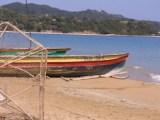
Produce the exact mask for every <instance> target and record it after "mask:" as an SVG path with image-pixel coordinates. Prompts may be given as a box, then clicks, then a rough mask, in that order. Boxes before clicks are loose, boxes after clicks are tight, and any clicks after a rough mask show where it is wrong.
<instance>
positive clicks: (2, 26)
mask: <svg viewBox="0 0 160 120" xmlns="http://www.w3.org/2000/svg"><path fill="white" fill-rule="evenodd" d="M8 28H9V30H11V29H12V30H13V31H15V32H17V33H19V34H20V35H22V36H23V37H25V39H27V40H28V41H29V42H31V43H33V44H34V45H35V47H34V48H30V50H29V51H27V52H25V53H24V54H21V55H16V56H14V57H12V58H10V59H8V60H5V62H4V63H1V64H0V68H7V67H10V68H13V69H16V70H20V71H21V72H24V73H25V74H27V75H28V76H30V77H31V78H32V79H36V80H37V78H38V86H39V119H40V120H44V94H45V87H44V86H45V80H46V71H47V57H48V56H47V55H48V52H47V49H46V48H45V47H44V46H43V45H42V44H40V43H39V42H38V41H37V40H35V39H33V38H32V37H30V36H28V35H27V34H25V32H23V31H21V30H20V29H18V28H17V27H16V26H14V25H13V24H11V23H9V22H2V23H0V30H1V32H0V40H1V38H3V36H4V35H5V33H6V31H7V30H8ZM37 53H38V56H39V59H41V61H40V63H39V73H37V75H34V74H32V73H30V72H29V71H27V70H25V69H23V68H20V67H16V66H14V65H12V63H14V62H16V61H19V60H23V59H24V58H26V57H30V56H34V55H36V54H37ZM0 93H1V95H3V96H4V97H5V98H6V99H7V101H8V100H9V101H8V102H13V103H15V105H16V106H17V108H18V109H19V110H20V111H21V112H23V113H24V114H25V115H27V116H28V117H29V118H30V119H32V117H31V116H30V114H29V113H26V112H25V111H24V109H23V108H21V107H19V106H18V104H17V103H16V101H13V100H12V99H11V98H10V97H9V96H8V95H7V94H6V93H5V92H4V91H2V90H0Z"/></svg>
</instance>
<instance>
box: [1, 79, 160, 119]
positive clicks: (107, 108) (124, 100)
mask: <svg viewBox="0 0 160 120" xmlns="http://www.w3.org/2000/svg"><path fill="white" fill-rule="evenodd" d="M33 84H34V86H32V85H33ZM36 85H37V82H36V81H34V82H33V81H32V80H31V79H28V78H16V77H0V88H1V89H3V90H4V91H5V92H6V93H7V94H8V95H9V96H11V98H12V99H13V100H14V101H15V102H16V103H17V104H18V105H19V106H20V107H22V108H23V109H24V110H25V111H26V112H27V113H30V114H31V115H33V116H38V87H37V86H36ZM24 89H25V91H24V92H23V90H24ZM159 92H160V86H159V85H155V84H152V83H147V82H143V81H135V80H129V79H126V80H119V79H113V78H95V79H88V80H76V81H64V80H62V79H61V78H49V79H47V80H46V86H45V120H160V102H159V101H160V93H159ZM16 94H19V95H18V96H15V95H16ZM7 112H11V111H10V109H7V108H6V107H4V106H2V107H0V115H1V114H4V113H7Z"/></svg>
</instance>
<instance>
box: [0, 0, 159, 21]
mask: <svg viewBox="0 0 160 120" xmlns="http://www.w3.org/2000/svg"><path fill="white" fill-rule="evenodd" d="M11 2H23V3H25V0H0V5H4V4H8V3H11ZM28 2H30V3H31V2H32V3H38V4H47V5H50V6H52V7H56V8H60V9H63V10H70V11H80V10H86V9H95V10H105V11H106V12H108V13H112V14H120V15H123V16H125V17H128V18H134V19H138V20H153V21H160V0H28Z"/></svg>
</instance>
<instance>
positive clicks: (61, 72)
mask: <svg viewBox="0 0 160 120" xmlns="http://www.w3.org/2000/svg"><path fill="white" fill-rule="evenodd" d="M105 57H106V58H105ZM73 58H74V59H73ZM82 58H83V59H81V57H79V56H78V57H77V56H76V57H52V58H48V63H47V66H48V67H47V75H48V76H52V77H79V76H92V75H103V74H106V73H108V72H110V71H112V70H114V69H121V68H122V67H123V66H124V65H125V62H126V59H127V58H128V54H123V55H117V56H116V55H115V56H114V57H112V56H109V57H107V56H100V57H99V56H98V57H97V56H96V57H88V58H87V57H86V56H85V57H82ZM55 59H57V60H55ZM12 65H13V66H16V67H20V68H22V69H25V70H27V71H29V72H30V73H32V74H33V75H36V74H37V73H38V72H39V66H40V63H38V62H36V60H33V61H32V62H31V61H28V62H27V61H20V62H17V63H12ZM25 75H26V73H24V72H23V71H20V70H17V69H14V68H11V67H9V66H8V67H5V68H0V76H25Z"/></svg>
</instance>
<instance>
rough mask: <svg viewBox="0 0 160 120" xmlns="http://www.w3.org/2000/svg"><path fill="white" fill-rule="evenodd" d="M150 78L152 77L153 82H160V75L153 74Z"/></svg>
mask: <svg viewBox="0 0 160 120" xmlns="http://www.w3.org/2000/svg"><path fill="white" fill-rule="evenodd" d="M150 76H151V78H152V79H153V80H156V81H159V82H160V74H153V73H151V74H150Z"/></svg>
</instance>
